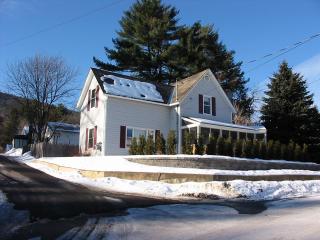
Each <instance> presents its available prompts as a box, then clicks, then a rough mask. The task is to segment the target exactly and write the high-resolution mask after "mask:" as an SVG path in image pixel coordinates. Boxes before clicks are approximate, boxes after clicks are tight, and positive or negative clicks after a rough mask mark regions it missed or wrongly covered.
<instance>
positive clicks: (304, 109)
mask: <svg viewBox="0 0 320 240" xmlns="http://www.w3.org/2000/svg"><path fill="white" fill-rule="evenodd" d="M270 80H271V82H270V83H269V84H268V90H267V91H266V97H265V98H264V99H263V101H264V105H263V107H262V109H261V114H262V115H261V120H262V123H263V124H264V126H265V127H266V128H267V131H268V138H269V139H273V140H279V141H280V142H281V143H288V142H289V141H290V140H293V141H294V142H296V143H299V144H303V143H307V144H310V143H315V141H318V140H317V139H318V138H319V132H318V131H317V130H316V128H315V126H316V124H317V123H318V122H319V113H318V111H317V109H316V108H315V106H314V105H313V99H312V98H313V96H312V94H310V93H309V91H308V90H307V85H306V81H305V80H304V79H303V77H302V76H301V75H300V74H298V73H294V72H293V71H292V68H290V67H289V66H288V63H287V62H283V63H281V65H280V67H279V71H278V72H277V73H275V74H274V75H273V76H272V77H271V78H270Z"/></svg>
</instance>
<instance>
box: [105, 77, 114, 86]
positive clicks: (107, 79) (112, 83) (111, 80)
mask: <svg viewBox="0 0 320 240" xmlns="http://www.w3.org/2000/svg"><path fill="white" fill-rule="evenodd" d="M104 81H105V82H106V83H108V84H110V85H114V80H113V79H112V78H105V79H104Z"/></svg>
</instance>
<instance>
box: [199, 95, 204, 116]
mask: <svg viewBox="0 0 320 240" xmlns="http://www.w3.org/2000/svg"><path fill="white" fill-rule="evenodd" d="M199 113H201V114H203V95H201V94H199Z"/></svg>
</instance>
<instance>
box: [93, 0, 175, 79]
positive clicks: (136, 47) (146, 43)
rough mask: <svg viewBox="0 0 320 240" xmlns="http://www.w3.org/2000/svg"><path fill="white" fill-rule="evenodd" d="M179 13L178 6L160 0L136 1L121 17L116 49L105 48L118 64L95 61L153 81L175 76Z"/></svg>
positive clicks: (99, 64)
mask: <svg viewBox="0 0 320 240" xmlns="http://www.w3.org/2000/svg"><path fill="white" fill-rule="evenodd" d="M177 15H178V11H177V10H176V9H175V8H174V7H172V6H170V5H165V4H164V3H162V2H161V1H160V0H138V1H136V2H135V3H134V4H133V5H132V6H131V7H130V9H129V10H128V11H126V12H124V16H123V17H122V19H121V20H120V26H121V29H120V31H118V32H117V34H118V36H117V38H115V39H113V44H114V49H109V48H105V52H106V55H107V57H108V59H109V60H111V61H113V62H114V64H112V63H104V62H102V61H101V60H98V59H97V58H95V57H94V62H95V64H96V65H97V66H98V67H100V68H102V69H105V70H109V71H130V72H132V73H133V74H134V75H136V76H138V77H141V78H143V79H147V80H149V81H155V82H160V81H162V80H167V79H172V77H171V76H170V64H169V62H170V59H169V58H170V57H173V56H171V54H170V53H171V46H172V45H173V43H174V41H176V40H177V39H178V31H179V29H180V27H179V26H177V21H178V18H177ZM174 57H176V56H174Z"/></svg>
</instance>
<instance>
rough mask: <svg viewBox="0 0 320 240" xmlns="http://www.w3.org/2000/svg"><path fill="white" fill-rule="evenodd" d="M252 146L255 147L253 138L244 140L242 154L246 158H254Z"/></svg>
mask: <svg viewBox="0 0 320 240" xmlns="http://www.w3.org/2000/svg"><path fill="white" fill-rule="evenodd" d="M252 147H253V143H252V141H251V140H247V141H244V142H243V145H242V154H241V156H242V157H246V158H252Z"/></svg>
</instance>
